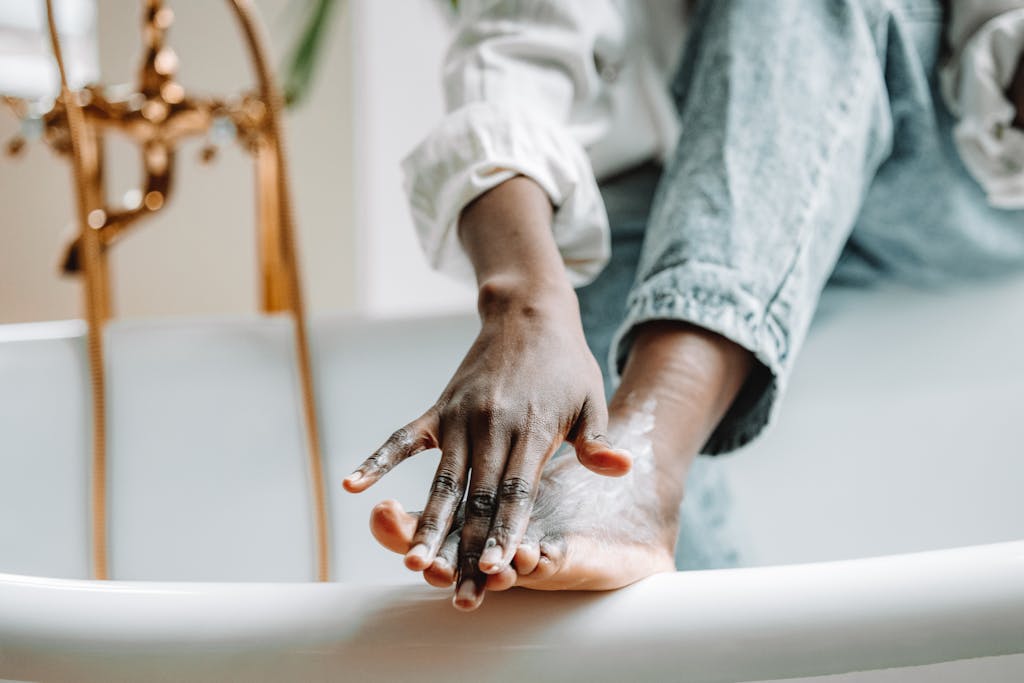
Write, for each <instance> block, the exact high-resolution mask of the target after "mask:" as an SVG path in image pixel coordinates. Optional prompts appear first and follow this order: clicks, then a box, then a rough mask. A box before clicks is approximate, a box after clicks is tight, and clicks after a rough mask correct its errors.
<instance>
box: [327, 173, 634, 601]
mask: <svg viewBox="0 0 1024 683" xmlns="http://www.w3.org/2000/svg"><path fill="white" fill-rule="evenodd" d="M519 181H520V182H516V181H508V182H506V183H505V184H503V185H502V186H499V188H498V189H496V190H492V191H491V192H490V193H488V194H487V195H484V197H483V198H481V199H480V200H478V202H477V203H476V204H475V205H473V206H472V207H471V209H467V212H466V213H464V215H463V220H462V224H461V231H462V234H463V243H464V244H465V246H466V249H467V252H468V253H469V254H470V257H471V258H472V259H473V261H474V265H476V267H477V273H478V278H479V280H480V314H481V321H482V327H481V331H480V334H479V336H478V337H477V339H476V341H475V342H474V343H473V346H472V347H471V348H470V350H469V352H468V353H467V355H466V357H465V359H464V360H463V362H462V364H461V365H460V366H459V368H458V370H457V371H456V372H455V376H454V377H453V378H452V380H451V382H449V384H448V386H447V387H446V389H445V390H444V392H443V393H442V394H441V397H440V398H439V399H438V401H437V402H436V403H435V404H434V405H433V406H432V407H431V408H430V409H429V410H428V411H427V412H426V413H424V414H423V415H422V416H421V417H420V418H418V419H416V420H414V421H413V422H411V423H409V424H408V425H406V426H405V427H403V428H402V429H399V430H398V431H397V432H395V433H394V434H392V436H391V437H390V438H389V439H388V440H387V441H386V442H385V443H384V445H383V446H382V447H381V448H380V449H378V450H377V451H376V452H375V453H374V454H373V455H371V456H370V457H369V458H367V459H366V461H365V462H363V464H362V465H360V466H359V468H358V469H357V470H356V471H355V472H354V473H353V474H352V475H351V476H350V477H348V478H347V479H346V480H345V482H344V484H345V488H346V489H348V490H349V491H352V492H359V491H363V490H365V489H367V488H368V487H369V486H371V485H372V484H373V483H374V482H376V481H377V480H379V479H380V477H382V476H383V475H384V474H386V473H387V472H388V471H389V470H391V469H392V468H393V467H395V466H396V465H397V464H398V463H400V462H402V461H403V460H405V459H406V458H408V457H410V456H412V455H415V454H416V453H419V452H421V451H423V450H426V449H429V448H435V447H440V449H441V461H440V463H439V465H438V468H437V473H436V475H435V477H434V482H433V485H432V486H431V489H430V495H429V498H428V501H427V504H426V506H425V508H424V510H423V513H422V515H421V516H420V518H419V521H418V523H417V526H416V531H415V534H414V536H413V539H412V543H411V547H410V549H409V550H408V552H407V553H406V555H405V564H406V566H407V567H409V568H410V569H412V570H416V571H423V570H425V569H426V568H427V567H429V566H430V565H431V563H432V562H433V561H434V558H435V557H436V555H437V552H438V550H439V548H440V546H441V544H442V542H443V541H444V540H445V538H446V536H447V535H448V531H449V529H451V527H452V520H453V517H454V515H455V511H456V509H457V508H458V507H459V504H460V503H461V501H462V498H463V495H464V493H466V490H467V486H468V495H467V497H466V506H465V519H464V521H463V527H462V532H461V537H460V541H461V542H460V545H459V555H458V575H459V580H458V585H457V588H456V606H459V607H462V608H464V609H472V608H475V607H476V606H477V605H478V604H479V602H480V600H481V599H482V596H483V591H484V587H485V583H486V578H487V574H488V573H491V574H492V573H495V572H497V571H500V570H501V569H503V568H504V567H507V566H508V565H509V563H510V562H511V561H512V558H513V556H514V555H515V552H516V549H517V548H518V546H519V542H520V540H521V539H522V537H523V534H524V532H525V530H526V526H527V523H528V522H529V515H530V509H531V506H532V503H533V500H534V497H535V495H536V492H537V482H538V480H539V478H540V473H541V471H542V470H543V468H544V465H545V463H546V462H547V461H548V459H549V458H550V457H551V455H552V453H553V452H554V451H555V450H556V449H557V448H558V446H560V445H561V444H562V443H563V442H565V441H569V442H571V443H572V445H573V446H574V447H575V450H576V455H577V457H578V458H579V461H580V462H581V463H582V464H583V465H584V466H586V467H587V468H589V469H591V470H593V471H595V472H597V473H600V474H605V475H608V476H620V475H623V474H625V473H626V472H628V471H629V468H630V464H631V459H630V456H629V454H628V453H626V452H624V451H622V450H617V449H614V448H612V447H611V446H610V445H609V443H608V441H607V439H606V437H605V436H604V435H605V433H606V431H607V424H608V411H607V406H606V404H605V399H604V389H603V384H602V379H601V372H600V369H599V367H598V365H597V362H596V361H595V359H594V357H593V355H592V354H591V353H590V350H589V348H588V347H587V345H586V341H585V339H584V336H583V330H582V326H581V324H580V317H579V309H578V304H577V302H576V297H575V294H574V293H573V291H572V289H571V288H570V287H569V285H568V282H567V281H566V280H565V276H564V274H563V272H562V265H561V261H560V259H559V258H558V255H557V250H556V249H555V248H554V243H553V240H552V238H551V234H550V228H549V223H550V206H549V205H548V204H547V199H546V195H544V194H543V192H540V194H539V195H538V194H537V191H538V190H539V188H537V186H535V185H534V184H533V183H532V181H528V180H526V179H519ZM499 189H501V190H502V191H500V192H499V191H498V190H499ZM545 212H546V214H547V217H546V218H544V219H542V218H540V216H541V215H543V214H544V213H545ZM467 225H468V226H469V230H468V232H469V234H468V235H467V234H466V233H467ZM552 257H553V258H552ZM467 480H468V481H467ZM485 572H486V573H485Z"/></svg>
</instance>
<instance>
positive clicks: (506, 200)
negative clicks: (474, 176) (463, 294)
mask: <svg viewBox="0 0 1024 683" xmlns="http://www.w3.org/2000/svg"><path fill="white" fill-rule="evenodd" d="M552 211H553V209H552V206H551V202H550V201H549V200H548V196H547V194H546V193H545V192H544V190H543V189H541V187H540V186H539V185H537V184H536V183H535V182H534V181H532V180H530V179H529V178H526V177H523V176H519V177H516V178H512V179H511V180H508V181H506V182H504V183H502V184H501V185H499V186H497V187H495V188H494V189H492V190H490V191H489V192H486V193H485V194H483V195H481V196H480V197H478V198H477V199H476V200H475V201H473V202H472V203H471V204H469V205H468V206H467V207H466V208H465V209H464V210H463V211H462V214H461V216H460V219H459V239H460V240H461V242H462V246H463V248H464V249H465V250H466V254H467V255H468V256H469V259H470V261H471V262H472V264H473V267H474V269H475V271H476V277H477V284H478V285H479V287H480V308H481V315H483V316H485V317H487V316H488V315H490V314H492V313H497V312H502V311H504V310H506V309H507V307H508V306H509V305H512V304H517V305H520V306H525V307H534V306H542V307H546V308H547V307H557V308H560V309H564V308H565V307H569V308H570V309H573V308H575V306H576V300H575V296H574V294H573V290H572V286H571V285H570V283H569V279H568V277H567V275H566V273H565V268H564V266H563V264H562V259H561V256H560V255H559V253H558V247H557V246H556V245H555V240H554V237H553V236H552V234H551V218H552Z"/></svg>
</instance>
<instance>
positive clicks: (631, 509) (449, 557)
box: [370, 411, 679, 610]
mask: <svg viewBox="0 0 1024 683" xmlns="http://www.w3.org/2000/svg"><path fill="white" fill-rule="evenodd" d="M634 419H635V420H637V421H638V422H634V423H633V424H631V425H624V426H623V427H622V429H624V430H626V431H628V430H630V429H632V431H633V432H634V434H633V438H634V439H638V440H639V441H637V442H634V443H630V444H628V446H629V447H630V449H631V451H632V452H633V455H634V458H635V462H634V467H633V471H632V472H630V473H629V474H627V475H626V476H625V477H622V478H619V479H607V478H605V477H600V476H598V475H595V474H594V473H592V472H589V471H588V470H586V469H585V468H584V467H582V466H581V465H580V464H579V462H578V461H577V459H576V458H575V457H572V456H571V454H563V455H561V456H556V457H555V458H553V459H552V461H551V462H550V463H549V465H548V467H547V469H546V470H545V472H544V475H543V477H542V480H541V485H540V489H539V492H538V495H537V499H536V501H535V502H534V504H533V510H532V513H531V521H530V525H529V528H528V530H527V532H526V534H525V536H524V538H523V540H522V542H521V543H520V544H519V546H518V548H517V550H516V553H515V555H514V556H513V559H512V561H511V563H510V564H508V565H506V566H501V565H499V564H497V562H499V561H500V554H499V553H494V554H493V557H490V556H489V554H488V552H487V550H486V549H485V551H484V554H483V556H482V557H481V559H480V562H479V567H480V570H481V572H482V573H483V574H482V578H483V581H482V582H481V585H477V582H476V581H463V582H461V584H460V586H459V590H458V591H457V593H456V595H455V599H454V604H455V606H456V607H458V608H460V609H465V610H471V609H475V608H476V607H478V606H479V605H480V602H481V601H482V599H483V594H484V589H486V590H490V591H501V590H506V589H508V588H512V587H514V586H519V587H523V588H531V589H535V590H611V589H615V588H621V587H623V586H627V585H629V584H631V583H634V582H636V581H639V580H640V579H643V578H645V577H648V576H651V575H652V574H657V573H660V572H668V571H673V570H674V568H675V564H674V560H673V549H674V546H675V539H676V533H677V530H678V503H679V497H678V496H672V495H669V496H663V495H658V494H657V493H656V492H657V491H658V489H659V488H661V486H659V481H658V479H659V477H658V476H657V472H656V468H655V466H654V462H653V452H652V447H651V445H650V442H649V440H647V433H648V432H649V431H650V428H649V426H648V425H646V424H645V421H646V420H647V416H646V415H645V414H644V413H643V411H640V412H638V413H637V414H636V417H635V418H634ZM623 438H626V439H628V438H629V437H623ZM619 441H621V439H620V440H619ZM624 445H625V444H624ZM370 527H371V531H372V532H373V535H374V537H375V538H376V539H377V541H378V542H380V543H381V545H383V546H384V547H386V548H388V549H389V550H391V551H393V552H396V553H400V554H403V555H405V554H407V553H409V551H410V546H411V542H412V537H413V534H414V533H415V530H416V515H415V513H413V514H410V513H407V512H405V510H403V509H402V507H401V505H400V504H399V503H398V502H397V501H393V500H392V501H385V502H383V503H381V504H379V505H378V506H377V507H376V508H374V510H373V514H372V516H371V521H370ZM458 544H459V529H458V527H456V528H455V529H453V530H452V533H450V534H449V536H448V539H447V541H446V542H445V543H444V545H443V547H442V548H441V550H440V551H439V552H438V555H437V557H436V559H435V560H434V561H433V563H432V564H431V565H430V566H429V567H427V569H426V570H424V571H423V576H424V578H425V579H426V581H427V582H428V583H430V584H431V585H434V586H438V587H448V586H451V585H452V583H453V582H454V581H455V580H456V579H457V578H458V577H457V576H456V570H455V567H456V566H457V555H458ZM407 558H408V556H407ZM407 564H408V559H407ZM413 565H414V566H415V563H413Z"/></svg>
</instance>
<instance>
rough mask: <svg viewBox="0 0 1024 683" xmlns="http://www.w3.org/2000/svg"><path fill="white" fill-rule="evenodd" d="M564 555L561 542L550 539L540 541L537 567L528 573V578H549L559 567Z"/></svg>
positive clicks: (535, 579) (541, 579)
mask: <svg viewBox="0 0 1024 683" xmlns="http://www.w3.org/2000/svg"><path fill="white" fill-rule="evenodd" d="M564 556H565V553H564V550H563V544H562V543H557V542H554V541H550V540H545V541H541V542H540V557H539V559H538V560H537V568H536V569H534V570H533V573H532V574H530V580H531V581H545V580H547V579H550V578H551V577H552V576H554V575H555V573H556V572H557V571H558V570H559V569H560V568H561V566H562V559H563V558H564Z"/></svg>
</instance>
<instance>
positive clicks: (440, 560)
mask: <svg viewBox="0 0 1024 683" xmlns="http://www.w3.org/2000/svg"><path fill="white" fill-rule="evenodd" d="M461 535H462V533H461V530H459V531H453V532H452V533H450V534H448V538H446V539H445V541H444V544H442V546H441V549H440V550H438V551H437V557H435V558H434V561H433V563H432V564H431V565H430V566H429V567H427V568H426V570H424V572H423V578H424V579H426V581H427V583H429V584H430V585H431V586H437V587H438V588H447V587H448V586H450V585H452V584H453V583H454V582H455V563H456V561H457V560H458V557H459V539H460V537H461Z"/></svg>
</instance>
